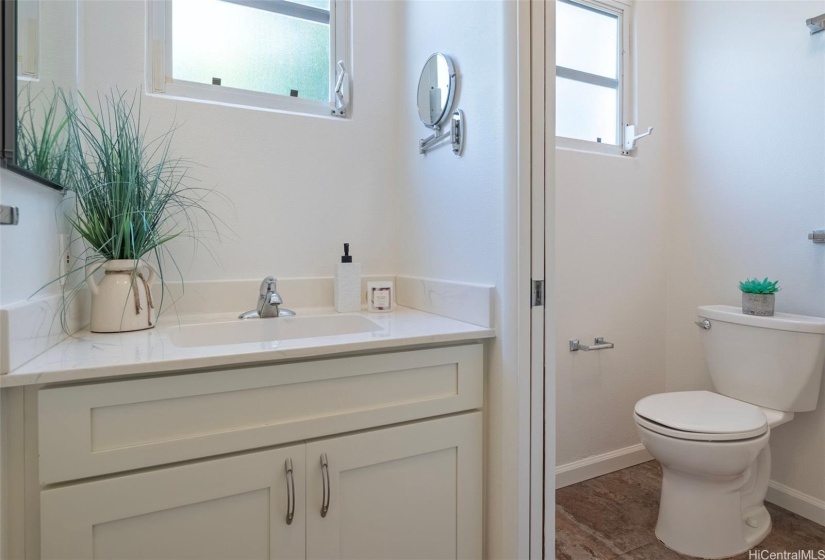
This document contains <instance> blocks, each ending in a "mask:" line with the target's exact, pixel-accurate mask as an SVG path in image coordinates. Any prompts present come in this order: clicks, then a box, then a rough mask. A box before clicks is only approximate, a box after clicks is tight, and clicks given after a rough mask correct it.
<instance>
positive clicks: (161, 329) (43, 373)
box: [0, 307, 495, 388]
mask: <svg viewBox="0 0 825 560" xmlns="http://www.w3.org/2000/svg"><path fill="white" fill-rule="evenodd" d="M296 311H298V314H299V316H317V315H328V314H333V313H334V311H333V310H332V309H326V308H316V309H297V310H296ZM358 315H362V316H363V317H366V318H367V319H369V320H370V321H373V322H374V323H376V324H377V325H378V326H380V327H381V330H378V331H375V332H367V333H356V334H345V335H335V336H324V337H317V338H301V339H293V340H281V341H266V342H245V343H240V344H222V345H212V346H190V347H180V346H176V345H175V344H173V342H172V337H171V335H173V334H174V333H175V332H177V331H178V330H179V328H180V327H184V326H187V325H194V324H203V323H217V322H232V321H238V318H237V313H219V314H212V315H196V316H174V314H173V313H170V314H169V315H168V316H164V317H162V318H161V319H160V321H159V322H158V326H157V327H155V328H154V329H149V330H145V331H137V332H131V333H118V334H97V333H91V332H89V331H88V330H84V331H80V332H78V333H76V334H75V335H74V336H72V337H70V338H68V339H66V340H64V341H63V342H61V343H60V344H57V345H56V346H53V347H52V348H51V349H49V350H47V351H46V352H44V353H43V354H40V355H39V356H37V357H35V358H34V359H33V360H31V361H30V362H28V363H26V364H24V365H22V366H20V367H19V368H17V369H15V370H13V371H11V372H9V373H7V374H6V375H0V388H2V387H17V386H22V385H38V384H46V383H65V382H74V381H85V380H93V379H100V378H122V377H129V376H138V375H146V374H154V373H170V372H178V371H180V372H184V371H191V370H196V369H204V368H221V367H227V366H240V365H250V364H260V363H267V362H277V361H283V360H294V359H300V358H317V357H322V356H331V355H334V354H341V353H350V352H364V351H374V350H390V349H394V348H398V349H403V348H404V347H407V346H418V345H425V344H443V343H450V342H460V341H469V340H480V339H485V338H492V337H495V330H494V329H490V328H486V327H479V326H476V325H472V324H470V323H464V322H461V321H456V320H454V319H448V318H446V317H441V316H439V315H432V314H430V313H424V312H422V311H416V310H413V309H408V308H404V307H398V308H397V309H396V310H395V311H393V312H391V313H365V312H362V313H358ZM249 320H250V321H277V320H278V319H249Z"/></svg>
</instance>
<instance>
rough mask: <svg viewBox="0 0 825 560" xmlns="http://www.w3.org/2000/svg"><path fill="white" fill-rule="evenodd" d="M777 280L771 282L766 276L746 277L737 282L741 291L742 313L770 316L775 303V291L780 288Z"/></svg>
mask: <svg viewBox="0 0 825 560" xmlns="http://www.w3.org/2000/svg"><path fill="white" fill-rule="evenodd" d="M778 284H779V281H778V280H777V281H775V282H771V281H770V280H768V278H765V279H764V280H759V279H757V278H754V279H752V280H751V279H747V280H745V281H744V282H739V289H740V290H741V291H742V313H744V314H745V315H760V316H764V317H772V316H773V314H774V308H775V304H776V301H775V300H776V292H778V291H779V290H781V288H780V287H779V286H778Z"/></svg>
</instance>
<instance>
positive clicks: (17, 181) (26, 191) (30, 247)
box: [0, 169, 65, 305]
mask: <svg viewBox="0 0 825 560" xmlns="http://www.w3.org/2000/svg"><path fill="white" fill-rule="evenodd" d="M61 199H62V195H61V194H60V193H58V192H57V191H55V190H52V189H50V188H48V187H44V186H43V185H40V184H39V183H35V182H33V181H30V180H28V179H25V178H23V177H21V176H20V175H16V174H14V173H11V172H9V171H7V170H5V169H0V204H5V205H8V206H17V207H19V208H20V223H19V224H18V225H16V226H0V263H2V266H0V305H5V304H8V303H13V302H15V301H20V300H23V299H26V298H28V297H29V296H31V295H32V294H33V293H34V292H35V291H36V290H38V289H39V288H41V287H43V286H45V285H46V284H48V283H49V282H51V281H52V280H54V279H55V278H57V276H58V265H59V262H58V261H59V256H60V252H59V249H58V241H57V234H58V230H59V228H60V227H65V226H63V224H61V223H60V221H61V220H62V216H60V215H58V214H57V212H56V209H57V208H58V205H59V203H60V200H61ZM47 290H48V291H52V292H55V293H56V292H57V284H53V285H52V286H49V287H48V288H47ZM44 293H45V292H44Z"/></svg>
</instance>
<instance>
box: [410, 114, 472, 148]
mask: <svg viewBox="0 0 825 560" xmlns="http://www.w3.org/2000/svg"><path fill="white" fill-rule="evenodd" d="M465 135H466V134H465V132H464V111H462V110H461V109H456V110H455V111H453V114H452V115H451V116H450V130H449V131H447V130H441V125H436V126H434V127H433V133H432V134H430V135H429V136H427V137H426V138H423V139H421V140H419V141H418V153H419V154H422V155H423V154H426V153H427V152H428V151H429V150H431V149H432V148H433V147H434V146H435V145H436V144H438V143H439V142H441V140H443V139H445V138H447V137H448V136H449V137H450V144H452V147H453V153H454V154H455V155H457V156H458V157H461V154H462V152H463V151H464V137H465Z"/></svg>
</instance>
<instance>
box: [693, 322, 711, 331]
mask: <svg viewBox="0 0 825 560" xmlns="http://www.w3.org/2000/svg"><path fill="white" fill-rule="evenodd" d="M695 323H696V326H697V327H699V328H700V329H705V330H706V331H709V330H710V321H708V320H707V319H702V320H701V321H695Z"/></svg>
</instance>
